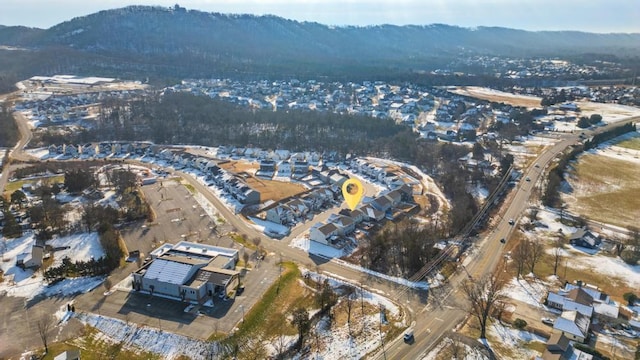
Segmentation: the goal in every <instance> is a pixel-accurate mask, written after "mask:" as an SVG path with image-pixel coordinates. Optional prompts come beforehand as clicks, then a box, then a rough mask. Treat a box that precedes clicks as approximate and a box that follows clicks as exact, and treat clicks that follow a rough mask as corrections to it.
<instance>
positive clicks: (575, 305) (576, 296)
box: [547, 288, 593, 319]
mask: <svg viewBox="0 0 640 360" xmlns="http://www.w3.org/2000/svg"><path fill="white" fill-rule="evenodd" d="M592 303H593V298H592V297H591V295H589V294H588V293H587V292H586V291H584V289H582V288H577V289H571V290H570V291H568V292H565V291H559V292H557V293H553V292H550V293H549V295H548V296H547V305H548V306H549V307H552V308H555V309H558V310H562V311H577V312H579V313H581V314H582V315H584V316H587V317H588V318H589V319H591V316H592V315H593V306H592Z"/></svg>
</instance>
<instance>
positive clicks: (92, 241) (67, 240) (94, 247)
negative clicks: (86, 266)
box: [47, 232, 104, 266]
mask: <svg viewBox="0 0 640 360" xmlns="http://www.w3.org/2000/svg"><path fill="white" fill-rule="evenodd" d="M47 245H51V246H52V247H54V248H58V247H68V249H66V250H60V251H56V252H55V253H54V255H53V257H54V262H53V265H52V266H59V265H61V264H62V259H64V258H65V257H69V259H71V261H89V260H91V259H96V260H97V259H99V258H101V257H103V256H104V250H103V249H102V245H100V236H99V235H98V233H97V232H92V233H80V234H73V235H70V236H64V237H55V238H53V239H51V240H49V241H47Z"/></svg>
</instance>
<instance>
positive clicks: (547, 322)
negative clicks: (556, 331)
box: [542, 317, 553, 326]
mask: <svg viewBox="0 0 640 360" xmlns="http://www.w3.org/2000/svg"><path fill="white" fill-rule="evenodd" d="M542 323H543V324H545V325H549V326H553V319H552V318H547V317H544V318H542Z"/></svg>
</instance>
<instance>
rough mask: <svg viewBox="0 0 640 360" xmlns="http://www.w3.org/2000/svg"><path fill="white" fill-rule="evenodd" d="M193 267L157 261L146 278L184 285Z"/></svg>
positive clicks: (150, 267)
mask: <svg viewBox="0 0 640 360" xmlns="http://www.w3.org/2000/svg"><path fill="white" fill-rule="evenodd" d="M192 266H193V265H190V264H183V263H179V262H175V261H167V260H164V259H156V260H155V261H154V262H153V263H151V266H149V269H147V272H146V273H145V274H144V277H145V278H147V279H156V280H158V281H162V282H166V283H170V284H177V285H182V284H183V283H184V281H185V278H186V277H187V275H188V274H189V270H191V267H192Z"/></svg>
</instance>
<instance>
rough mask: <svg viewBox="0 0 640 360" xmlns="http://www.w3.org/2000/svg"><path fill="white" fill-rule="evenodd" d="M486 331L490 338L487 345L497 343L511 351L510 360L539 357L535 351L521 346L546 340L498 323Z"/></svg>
mask: <svg viewBox="0 0 640 360" xmlns="http://www.w3.org/2000/svg"><path fill="white" fill-rule="evenodd" d="M487 330H488V334H489V337H490V340H489V343H493V342H497V343H499V344H500V346H502V347H507V348H509V349H511V350H512V352H513V356H512V357H511V358H512V359H530V358H532V357H533V356H536V355H540V354H539V353H538V352H537V351H534V350H529V349H527V348H525V347H524V346H523V345H524V344H527V343H530V342H534V341H537V342H541V343H543V344H544V343H546V342H547V339H545V338H543V337H542V336H538V335H535V334H532V333H530V332H528V331H523V330H517V329H513V328H510V327H507V326H504V325H502V324H500V323H493V324H491V325H490V326H489V328H488V329H487Z"/></svg>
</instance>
